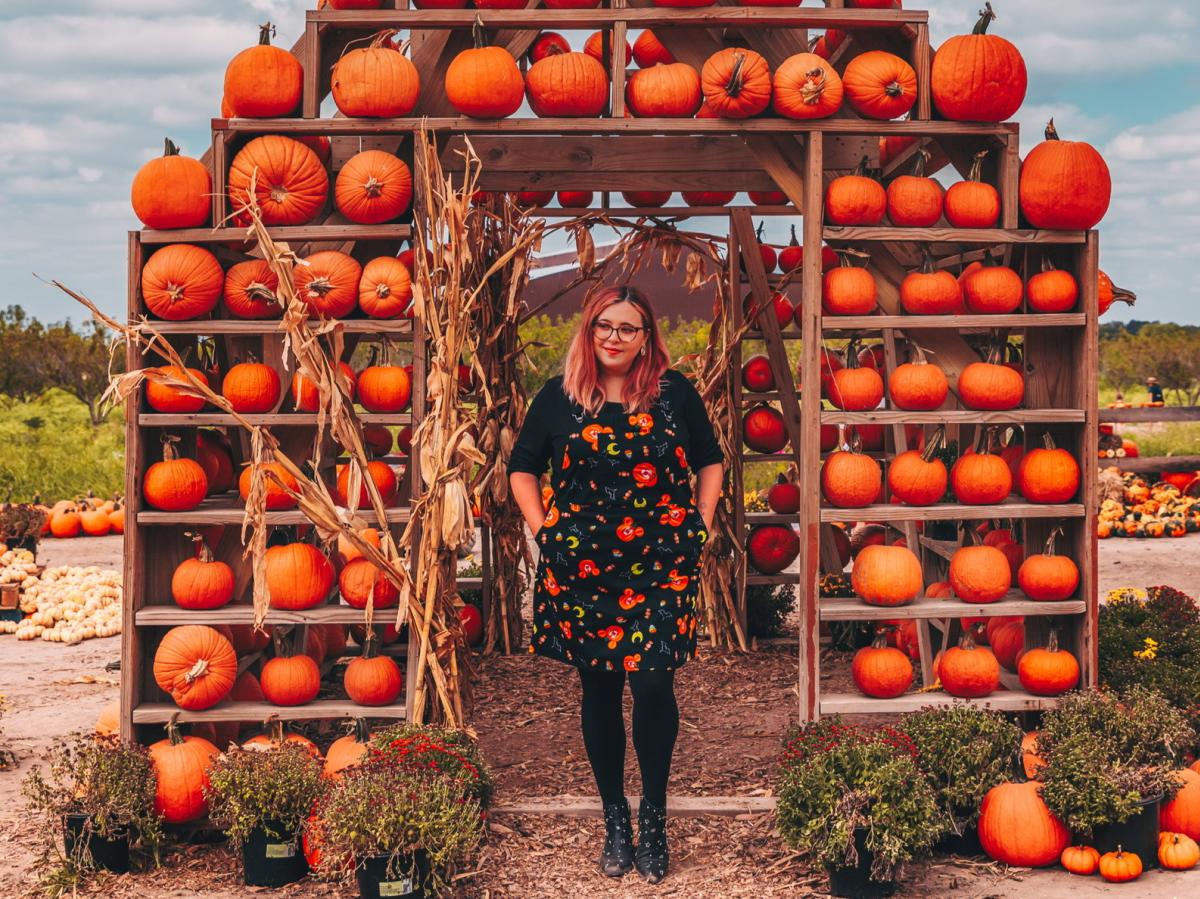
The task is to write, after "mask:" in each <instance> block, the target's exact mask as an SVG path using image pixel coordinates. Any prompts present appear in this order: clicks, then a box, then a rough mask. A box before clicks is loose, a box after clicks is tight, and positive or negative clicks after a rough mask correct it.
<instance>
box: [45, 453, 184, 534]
mask: <svg viewBox="0 0 1200 899" xmlns="http://www.w3.org/2000/svg"><path fill="white" fill-rule="evenodd" d="M207 494H208V476H207V475H206V474H205V473H204V469H203V468H201V467H200V463H198V462H197V461H196V460H195V459H181V458H180V457H179V454H178V452H177V451H176V450H175V443H174V441H168V442H167V443H165V444H164V446H163V458H162V461H161V462H155V463H154V464H153V465H151V466H150V467H149V468H148V469H146V475H145V477H144V478H143V479H142V495H143V496H144V497H145V498H146V502H147V503H148V504H149V505H151V506H153V507H154V508H155V509H159V510H161V511H163V512H187V511H189V510H191V509H194V508H196V507H197V506H198V505H200V503H201V502H203V501H204V497H205V496H206V495H207ZM81 525H82V522H81ZM53 526H54V522H53V519H52V520H51V527H52V528H53Z"/></svg>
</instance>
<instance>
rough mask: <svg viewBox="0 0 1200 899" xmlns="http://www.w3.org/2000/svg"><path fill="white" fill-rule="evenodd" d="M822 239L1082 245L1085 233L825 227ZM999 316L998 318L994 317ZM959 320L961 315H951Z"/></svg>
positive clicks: (1021, 230)
mask: <svg viewBox="0 0 1200 899" xmlns="http://www.w3.org/2000/svg"><path fill="white" fill-rule="evenodd" d="M822 233H823V236H824V238H825V240H827V241H830V240H832V241H837V242H839V243H845V242H847V241H850V242H861V241H864V240H866V241H876V240H886V241H890V242H892V243H896V242H901V241H911V242H918V243H965V244H981V243H987V244H1005V243H1020V244H1082V243H1084V242H1085V241H1086V240H1087V232H1086V231H1038V230H1034V229H1028V228H892V227H888V226H884V225H877V226H862V227H858V226H850V227H837V226H834V225H826V226H825V228H824V231H823V232H822ZM997 317H998V316H997ZM954 318H956V319H959V318H962V316H954Z"/></svg>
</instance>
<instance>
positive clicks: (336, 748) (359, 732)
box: [322, 718, 371, 780]
mask: <svg viewBox="0 0 1200 899" xmlns="http://www.w3.org/2000/svg"><path fill="white" fill-rule="evenodd" d="M370 742H371V737H370V734H369V733H368V731H367V722H366V720H365V719H363V718H355V719H354V730H353V731H351V732H350V733H348V734H346V735H345V736H344V737H338V738H337V739H336V740H334V741H333V742H332V743H330V744H329V749H327V750H326V751H325V768H324V770H323V772H322V773H323V774H324V775H325V776H326V777H328V778H329V779H330V780H338V779H339V778H340V777H342V776H343V775H342V772H343V771H345V770H346V769H347V768H353V767H355V766H357V765H358V764H360V763H361V762H362V760H363V759H364V758H366V756H367V748H368V747H369V746H370Z"/></svg>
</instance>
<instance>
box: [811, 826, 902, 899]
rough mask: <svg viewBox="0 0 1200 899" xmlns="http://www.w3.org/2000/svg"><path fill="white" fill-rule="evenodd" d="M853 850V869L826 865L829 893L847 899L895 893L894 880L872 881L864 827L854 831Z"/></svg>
mask: <svg viewBox="0 0 1200 899" xmlns="http://www.w3.org/2000/svg"><path fill="white" fill-rule="evenodd" d="M854 848H855V850H856V851H857V852H858V864H857V865H855V866H854V867H853V868H835V867H833V866H832V865H826V866H825V868H826V870H827V871H828V872H829V893H830V895H832V896H844V897H847V899H878V897H882V896H890V895H892V894H893V893H895V892H896V881H895V880H872V879H871V863H872V862H873V861H874V860H875V856H874V854H873V853H872V852H871V850H869V849H868V848H867V830H866V828H865V827H859V828H856V829H855V831H854Z"/></svg>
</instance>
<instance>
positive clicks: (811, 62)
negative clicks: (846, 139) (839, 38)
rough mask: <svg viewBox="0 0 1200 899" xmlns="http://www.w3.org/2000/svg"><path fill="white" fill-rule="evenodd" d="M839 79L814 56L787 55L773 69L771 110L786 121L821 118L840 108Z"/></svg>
mask: <svg viewBox="0 0 1200 899" xmlns="http://www.w3.org/2000/svg"><path fill="white" fill-rule="evenodd" d="M842 96H843V88H842V77H841V76H840V75H839V74H838V73H837V70H836V69H834V67H833V66H831V65H830V64H829V63H828V62H827V61H825V60H824V59H822V58H821V57H819V56H817V55H816V54H814V53H797V54H795V55H794V56H789V57H788V58H787V59H785V60H784V61H783V62H782V63H781V64H780V66H779V68H778V69H776V70H775V83H774V100H773V104H774V109H775V112H777V113H779V115H781V116H785V117H787V118H789V119H823V118H827V117H829V116H831V115H833V114H834V113H835V112H837V111H838V110H839V109H840V108H841V106H842Z"/></svg>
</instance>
